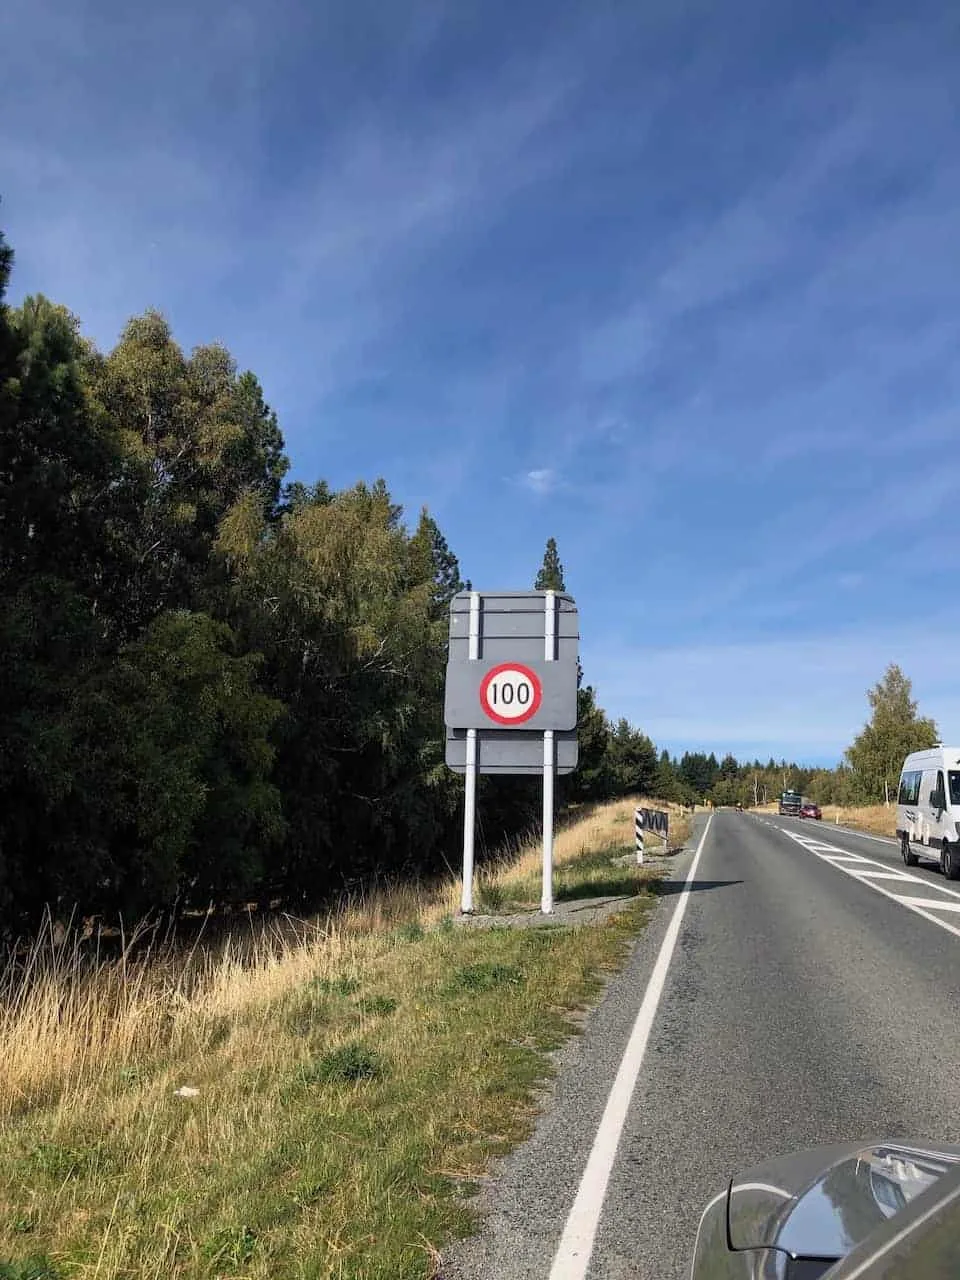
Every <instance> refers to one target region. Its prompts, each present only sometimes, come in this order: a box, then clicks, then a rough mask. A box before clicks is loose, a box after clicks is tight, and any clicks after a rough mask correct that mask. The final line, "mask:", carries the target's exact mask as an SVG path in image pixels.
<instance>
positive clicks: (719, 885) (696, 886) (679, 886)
mask: <svg viewBox="0 0 960 1280" xmlns="http://www.w3.org/2000/svg"><path fill="white" fill-rule="evenodd" d="M732 884H743V881H742V880H692V881H691V882H690V884H685V883H684V881H683V880H657V881H655V882H654V883H653V884H651V885H649V889H650V892H651V893H656V894H659V895H660V896H661V897H664V898H665V897H668V896H669V895H670V894H672V893H680V892H681V891H682V890H683V889H689V890H690V892H691V893H697V892H698V891H699V890H701V889H726V888H727V887H728V886H729V885H732Z"/></svg>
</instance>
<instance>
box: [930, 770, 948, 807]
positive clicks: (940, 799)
mask: <svg viewBox="0 0 960 1280" xmlns="http://www.w3.org/2000/svg"><path fill="white" fill-rule="evenodd" d="M933 804H934V808H936V809H945V808H946V807H947V792H946V789H945V787H944V785H943V770H942V769H940V770H939V771H938V773H937V785H936V786H935V787H934V788H933Z"/></svg>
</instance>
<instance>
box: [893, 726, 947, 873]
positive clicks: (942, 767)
mask: <svg viewBox="0 0 960 1280" xmlns="http://www.w3.org/2000/svg"><path fill="white" fill-rule="evenodd" d="M897 836H898V838H899V840H900V852H901V853H902V854H903V860H904V862H905V863H906V864H907V866H908V867H915V866H916V865H917V861H918V859H919V858H935V859H936V861H937V862H939V863H940V870H941V871H942V872H943V874H944V875H945V876H946V877H947V878H948V879H949V880H957V879H960V747H944V746H942V745H939V744H938V745H937V746H935V747H931V748H930V749H929V750H928V751H914V753H913V754H912V755H909V756H907V758H906V760H904V762H903V769H902V770H901V773H900V792H899V794H898V796H897ZM914 845H921V846H923V849H924V850H927V849H931V850H933V852H932V853H926V852H922V853H918V852H917V851H916V850H915V849H914Z"/></svg>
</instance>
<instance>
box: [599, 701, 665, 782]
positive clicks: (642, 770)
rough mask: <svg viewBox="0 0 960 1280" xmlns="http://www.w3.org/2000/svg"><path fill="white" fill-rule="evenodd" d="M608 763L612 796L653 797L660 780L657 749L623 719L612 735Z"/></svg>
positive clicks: (610, 734)
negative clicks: (657, 779) (657, 777)
mask: <svg viewBox="0 0 960 1280" xmlns="http://www.w3.org/2000/svg"><path fill="white" fill-rule="evenodd" d="M607 762H608V763H607V771H608V774H609V794H610V795H612V796H628V795H650V794H651V792H652V790H653V787H654V783H655V781H656V776H657V749H656V747H655V746H654V745H653V743H652V742H651V741H650V739H649V738H648V737H647V735H646V734H645V733H641V732H640V731H639V729H634V728H633V726H632V725H631V724H630V723H629V722H628V721H627V720H625V719H623V718H621V719H620V720H618V721H617V723H616V725H614V726H613V727H612V729H610V730H609V731H608V736H607Z"/></svg>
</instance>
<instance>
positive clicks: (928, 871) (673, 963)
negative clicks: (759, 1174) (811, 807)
mask: <svg viewBox="0 0 960 1280" xmlns="http://www.w3.org/2000/svg"><path fill="white" fill-rule="evenodd" d="M704 826H705V819H703V818H698V820H697V827H696V829H695V833H694V842H695V843H696V842H697V841H699V840H701V838H702V837H703V835H704ZM693 861H694V854H693V852H687V853H685V854H683V855H682V856H681V858H680V859H678V864H677V866H676V870H675V872H674V876H673V878H672V880H671V882H670V883H669V884H668V885H666V886H665V891H664V893H663V895H662V897H661V901H660V902H659V904H658V906H657V910H656V913H655V915H654V917H653V919H652V922H651V923H650V925H649V926H648V928H647V930H646V931H645V933H644V934H643V936H642V937H641V938H640V940H639V941H638V944H637V946H636V949H635V951H634V953H633V955H632V958H631V960H630V962H629V964H628V965H627V967H626V968H625V970H624V971H623V972H622V973H621V974H619V975H618V976H617V977H616V978H615V979H614V981H613V982H612V983H611V985H610V987H609V989H608V991H607V993H606V996H605V998H604V1000H603V1002H602V1003H601V1004H600V1006H599V1007H598V1008H597V1009H596V1010H595V1011H594V1012H593V1013H592V1014H591V1015H590V1018H589V1020H588V1022H587V1024H586V1027H585V1029H584V1034H583V1035H582V1036H581V1037H578V1038H577V1039H576V1040H574V1041H572V1042H571V1043H570V1044H569V1045H568V1046H567V1047H566V1048H565V1049H564V1050H563V1051H562V1052H561V1054H560V1055H559V1058H558V1076H557V1079H556V1083H555V1087H554V1088H553V1089H552V1090H551V1093H550V1095H549V1097H548V1099H547V1100H546V1103H545V1109H544V1113H543V1115H542V1117H541V1120H540V1123H539V1124H538V1126H537V1130H536V1133H535V1134H534V1136H533V1137H532V1138H531V1140H530V1141H529V1142H528V1143H526V1144H525V1145H524V1146H523V1147H522V1148H520V1149H518V1150H517V1151H516V1152H515V1153H514V1154H513V1155H512V1156H511V1157H510V1158H509V1159H508V1160H507V1161H505V1162H504V1164H503V1166H502V1167H501V1169H499V1170H498V1172H497V1176H496V1179H495V1181H494V1184H493V1185H492V1186H491V1188H490V1189H489V1190H488V1192H487V1193H485V1195H484V1207H485V1209H486V1212H487V1217H486V1222H485V1226H484V1230H483V1232H482V1233H481V1234H480V1235H479V1236H477V1237H476V1238H475V1239H473V1240H470V1241H466V1242H463V1243H462V1244H459V1245H457V1246H455V1247H454V1248H452V1249H451V1250H450V1251H449V1253H448V1255H446V1256H445V1259H444V1269H443V1277H444V1280H626V1278H627V1277H630V1278H631V1280H632V1278H634V1277H644V1278H646V1280H674V1278H675V1277H681V1276H688V1275H689V1266H690V1258H691V1254H692V1249H693V1242H694V1236H695V1234H696V1229H697V1223H698V1221H699V1216H700V1212H701V1210H702V1208H703V1206H704V1205H705V1204H706V1202H707V1201H708V1200H709V1199H710V1198H711V1196H713V1195H714V1194H715V1193H716V1192H717V1191H719V1190H721V1189H722V1187H723V1186H724V1184H725V1183H726V1181H727V1180H728V1179H729V1178H730V1177H731V1176H732V1175H733V1174H734V1173H736V1172H737V1171H739V1170H740V1169H744V1168H746V1167H748V1166H750V1165H751V1164H755V1163H757V1162H759V1161H761V1160H766V1159H769V1158H772V1157H774V1156H777V1155H780V1154H782V1153H784V1152H787V1151H791V1150H795V1149H798V1148H800V1147H804V1146H811V1145H814V1144H816V1143H821V1142H839V1141H846V1140H851V1139H860V1138H867V1139H869V1138H907V1137H912V1138H918V1139H924V1140H928V1141H936V1140H945V1141H950V1142H960V1071H958V1063H960V1053H958V1048H960V1028H958V1015H960V881H958V882H956V883H952V882H948V881H945V880H944V878H943V876H942V875H941V874H940V872H939V871H938V870H936V869H935V868H934V866H933V864H932V863H923V862H921V864H920V865H919V866H918V867H916V868H910V869H908V868H906V867H905V866H904V864H903V862H902V860H901V858H900V853H899V849H898V847H897V846H896V845H895V844H894V843H893V842H892V841H890V842H888V841H883V840H878V839H871V838H869V837H866V836H862V835H857V834H853V833H851V832H846V831H844V830H843V829H842V828H836V827H834V826H832V825H828V824H826V823H822V822H815V821H809V820H799V819H791V818H776V817H766V816H764V817H761V816H758V815H754V814H748V813H747V814H737V813H735V812H732V811H721V812H718V813H717V814H715V815H714V817H713V819H712V822H711V825H710V828H709V830H708V831H707V832H706V835H705V838H703V839H702V848H701V850H700V854H699V860H698V861H697V864H696V872H695V877H694V878H693V880H692V881H690V883H689V884H688V885H687V886H686V888H685V887H684V882H685V880H686V879H687V877H688V875H689V872H690V869H691V866H692V864H693ZM680 909H682V917H679V918H677V917H675V913H676V912H677V911H678V910H680ZM671 922H672V923H671ZM671 934H674V935H675V945H674V947H673V949H672V951H670V952H669V964H668V965H667V966H666V969H665V973H663V975H662V976H663V978H664V980H663V983H662V990H661V991H660V993H659V1000H658V1001H657V1002H655V1000H654V997H655V994H656V993H655V992H654V991H653V990H652V989H651V975H654V977H653V981H652V986H654V987H655V986H656V983H657V979H656V975H655V969H656V968H657V967H658V957H659V968H660V970H661V971H663V969H664V964H665V955H666V952H665V949H664V943H665V940H666V942H667V944H669V942H670V940H671ZM648 990H649V994H648ZM645 997H646V998H645ZM641 1007H643V1009H644V1013H643V1014H641V1018H640V1020H641V1021H642V1020H643V1018H644V1016H646V1015H648V1014H651V1010H652V1020H651V1021H650V1023H649V1027H648V1029H647V1030H648V1034H646V1039H645V1041H644V1035H643V1034H641V1035H640V1043H639V1050H640V1053H639V1056H638V1053H637V1050H638V1035H637V1032H635V1031H634V1028H635V1025H636V1023H637V1021H638V1012H639V1011H640V1010H641ZM632 1032H633V1034H631V1033H632ZM628 1044H630V1046H631V1047H630V1049H629V1051H628V1057H630V1055H632V1062H631V1064H630V1071H628V1073H627V1074H628V1075H631V1072H632V1076H631V1078H630V1080H629V1081H628V1083H627V1091H626V1095H625V1098H624V1096H623V1085H624V1081H623V1071H621V1072H620V1085H619V1086H618V1088H619V1090H620V1096H621V1101H623V1102H624V1108H623V1110H624V1115H623V1124H622V1128H618V1127H617V1123H615V1124H614V1132H613V1136H612V1144H611V1131H610V1128H609V1123H608V1122H609V1121H610V1113H611V1110H613V1111H616V1106H615V1101H616V1100H614V1103H610V1105H609V1106H608V1101H609V1099H610V1095H611V1089H612V1088H613V1087H614V1080H615V1077H617V1076H618V1069H620V1067H621V1061H622V1059H623V1057H624V1052H625V1049H627V1047H628ZM633 1079H635V1085H634V1087H633V1091H632V1093H631V1092H630V1084H632V1083H633ZM616 1092H617V1090H616V1089H614V1093H616ZM605 1115H606V1120H604V1119H603V1118H604V1116H605ZM614 1120H615V1122H616V1117H614ZM604 1126H606V1127H604ZM598 1128H600V1129H601V1130H603V1135H602V1136H601V1138H600V1139H598V1138H597V1133H598ZM598 1148H600V1150H599V1152H598ZM604 1148H606V1152H607V1157H608V1166H609V1174H608V1180H607V1181H606V1183H605V1184H604V1178H606V1177H607V1172H606V1169H605V1168H604V1159H605V1156H604ZM588 1163H589V1167H588ZM585 1171H586V1172H587V1175H588V1176H587V1178H586V1180H585V1179H584V1174H585ZM574 1206H576V1209H575V1211H574V1213H573V1215H571V1210H572V1209H574ZM591 1213H595V1214H596V1222H595V1226H594V1228H593V1229H592V1238H590V1237H591V1230H590V1229H588V1230H587V1238H588V1243H587V1244H586V1247H584V1244H583V1239H584V1236H583V1230H582V1227H583V1222H584V1221H587V1223H588V1227H589V1219H590V1215H591ZM578 1223H579V1227H577V1224H578ZM571 1224H572V1225H571ZM574 1228H577V1229H578V1230H580V1236H579V1243H578V1244H577V1243H575V1244H571V1239H573V1240H574V1241H576V1239H577V1238H578V1237H577V1231H576V1230H575V1229H574ZM571 1232H573V1236H572V1237H571Z"/></svg>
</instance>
